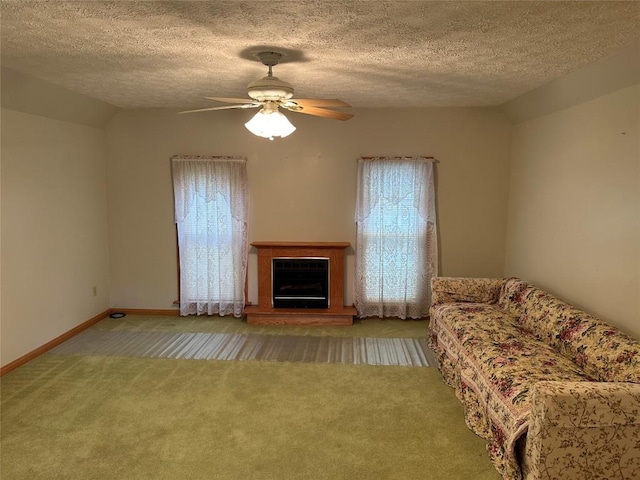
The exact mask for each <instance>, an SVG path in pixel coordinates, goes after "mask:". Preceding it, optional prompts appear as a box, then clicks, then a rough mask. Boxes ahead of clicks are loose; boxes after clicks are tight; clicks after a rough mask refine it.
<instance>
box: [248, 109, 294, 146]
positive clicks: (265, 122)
mask: <svg viewBox="0 0 640 480" xmlns="http://www.w3.org/2000/svg"><path fill="white" fill-rule="evenodd" d="M267 105H268V104H267ZM267 105H265V107H264V108H263V109H262V110H260V111H259V112H258V113H256V114H255V115H254V116H253V118H252V119H251V120H249V121H248V122H247V123H245V124H244V126H245V127H247V130H249V131H250V132H251V133H253V134H254V135H256V136H258V137H263V138H268V139H269V140H273V139H274V138H275V137H280V138H284V137H286V136H288V135H291V134H292V133H293V132H295V130H296V127H295V126H294V125H293V124H292V123H291V122H290V121H289V119H288V118H287V117H286V116H285V115H284V114H282V113H281V112H279V111H278V107H277V106H275V108H267Z"/></svg>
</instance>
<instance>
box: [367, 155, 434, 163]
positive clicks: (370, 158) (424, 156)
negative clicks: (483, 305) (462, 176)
mask: <svg viewBox="0 0 640 480" xmlns="http://www.w3.org/2000/svg"><path fill="white" fill-rule="evenodd" d="M416 157H418V158H424V159H425V160H429V161H431V162H433V163H440V160H436V159H435V158H434V157H428V156H426V155H416ZM376 158H397V159H403V158H413V156H411V155H404V156H402V157H393V156H390V157H384V156H378V157H360V159H359V160H375V159H376Z"/></svg>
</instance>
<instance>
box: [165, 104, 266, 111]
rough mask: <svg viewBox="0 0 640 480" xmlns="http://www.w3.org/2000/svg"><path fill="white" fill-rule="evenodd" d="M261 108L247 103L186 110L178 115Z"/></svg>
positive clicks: (258, 105)
mask: <svg viewBox="0 0 640 480" xmlns="http://www.w3.org/2000/svg"><path fill="white" fill-rule="evenodd" d="M260 106H262V105H261V104H259V103H245V104H243V105H227V106H225V107H209V108H198V109H196V110H185V111H184V112H178V113H196V112H210V111H212V110H229V109H232V108H256V107H260Z"/></svg>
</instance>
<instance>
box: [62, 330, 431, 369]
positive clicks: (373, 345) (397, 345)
mask: <svg viewBox="0 0 640 480" xmlns="http://www.w3.org/2000/svg"><path fill="white" fill-rule="evenodd" d="M50 352H51V353H54V354H58V355H105V356H121V357H146V358H181V359H193V360H264V361H278V362H306V363H343V364H352V365H353V364H368V365H396V366H409V367H428V366H429V365H433V362H431V363H430V362H429V361H428V359H427V357H428V356H429V354H430V352H429V350H428V347H427V343H426V339H422V338H365V337H328V336H310V335H305V336H298V335H296V336H294V335H257V334H229V333H165V332H122V331H100V330H91V329H89V330H85V331H84V332H81V333H80V334H78V335H76V336H74V337H73V338H71V339H69V340H67V341H66V342H64V343H63V344H61V345H59V346H57V347H55V348H54V349H52V350H51V351H50Z"/></svg>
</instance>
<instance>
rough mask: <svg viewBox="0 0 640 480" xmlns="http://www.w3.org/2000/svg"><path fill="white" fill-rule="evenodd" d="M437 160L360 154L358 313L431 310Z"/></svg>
mask: <svg viewBox="0 0 640 480" xmlns="http://www.w3.org/2000/svg"><path fill="white" fill-rule="evenodd" d="M433 166H434V161H433V160H432V159H429V158H425V157H375V158H367V159H364V158H362V159H360V160H358V185H357V199H356V284H355V305H356V308H357V310H358V316H360V317H369V316H378V317H399V318H420V317H425V316H427V315H428V313H429V305H430V303H431V286H430V282H431V277H432V276H434V275H435V274H436V273H437V267H438V251H437V231H436V211H435V186H434V168H433Z"/></svg>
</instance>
